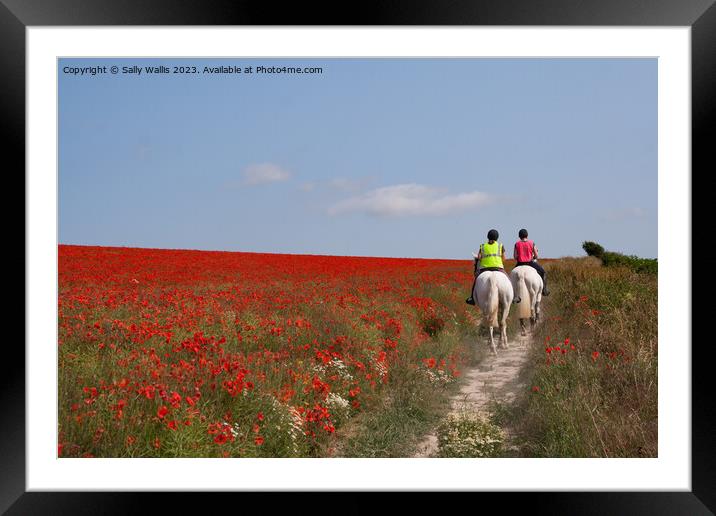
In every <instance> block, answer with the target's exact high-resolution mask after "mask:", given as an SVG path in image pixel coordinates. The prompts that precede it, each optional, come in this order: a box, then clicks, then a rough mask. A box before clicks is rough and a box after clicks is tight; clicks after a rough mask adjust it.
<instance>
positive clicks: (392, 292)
mask: <svg viewBox="0 0 716 516" xmlns="http://www.w3.org/2000/svg"><path fill="white" fill-rule="evenodd" d="M58 260H59V262H58V265H59V267H58V274H59V284H58V292H59V294H58V343H57V344H58V383H59V385H58V456H60V457H320V456H337V455H340V454H343V455H346V454H347V455H348V456H356V455H369V456H370V455H375V454H379V455H387V456H390V455H392V454H394V453H396V452H395V451H391V450H394V448H390V446H392V445H391V443H387V444H381V445H380V446H379V447H378V448H377V449H376V448H375V446H374V447H373V448H371V451H365V447H364V448H360V446H359V447H356V446H355V445H350V446H348V447H346V446H345V443H347V442H348V443H350V442H352V441H351V440H350V439H351V436H352V438H354V439H358V441H360V439H363V442H371V441H372V440H373V436H371V435H370V434H371V432H373V430H371V428H372V426H375V423H376V421H375V420H374V419H371V418H372V416H373V415H375V414H378V413H380V414H383V415H386V414H387V416H386V417H388V418H389V417H390V414H393V413H392V412H390V410H388V411H387V412H386V407H387V406H393V407H394V412H395V411H402V412H401V414H402V415H403V416H405V417H404V418H403V419H402V420H401V421H402V423H401V425H402V427H401V428H403V429H405V428H412V427H414V428H415V432H416V434H417V433H418V431H419V430H420V429H421V427H420V425H421V424H423V425H427V424H429V423H430V417H432V416H431V414H432V412H430V408H429V407H427V406H426V405H425V403H427V402H429V401H430V398H431V396H432V397H433V401H434V397H435V396H437V397H440V396H442V394H441V393H442V392H443V391H445V390H446V389H448V388H449V386H450V385H451V384H453V383H455V379H456V378H457V377H458V376H459V374H460V372H459V371H460V369H461V367H462V366H463V365H464V364H465V363H466V361H468V360H470V352H469V350H467V347H466V346H465V345H464V338H463V337H464V336H465V334H466V333H470V332H474V331H475V329H476V323H477V316H478V311H477V310H476V309H475V308H474V307H471V306H469V305H467V304H465V302H464V299H465V297H466V293H467V291H468V290H469V285H470V284H471V281H472V262H471V261H470V260H426V259H396V258H361V257H332V256H309V255H278V254H258V253H235V252H209V251H184V250H159V249H134V248H111V247H86V246H69V245H60V246H59V249H58ZM421 392H422V393H424V394H425V395H424V396H423V395H420V393H421ZM401 393H402V394H401ZM407 398H411V399H407ZM412 398H414V399H412ZM433 408H434V407H433ZM433 412H434V411H433ZM383 430H384V429H383ZM382 433H385V431H383V432H382ZM356 436H358V437H356ZM361 436H362V437H361ZM416 437H417V435H416ZM404 439H405V435H404V434H403V435H400V432H397V435H396V436H395V438H394V441H399V440H404Z"/></svg>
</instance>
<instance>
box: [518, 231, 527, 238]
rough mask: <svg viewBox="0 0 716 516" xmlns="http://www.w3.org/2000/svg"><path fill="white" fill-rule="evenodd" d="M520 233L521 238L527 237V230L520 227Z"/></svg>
mask: <svg viewBox="0 0 716 516" xmlns="http://www.w3.org/2000/svg"><path fill="white" fill-rule="evenodd" d="M519 235H520V238H527V230H526V229H520V232H519Z"/></svg>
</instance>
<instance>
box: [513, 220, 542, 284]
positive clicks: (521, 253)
mask: <svg viewBox="0 0 716 516" xmlns="http://www.w3.org/2000/svg"><path fill="white" fill-rule="evenodd" d="M518 236H519V237H520V239H519V240H518V241H517V242H515V251H514V258H515V261H516V262H517V264H516V265H515V267H519V266H521V265H529V266H530V267H533V268H534V269H535V270H536V271H537V272H538V273H539V275H540V277H541V278H542V285H543V287H542V295H543V296H548V295H549V290H547V280H546V278H545V276H546V275H547V273H546V272H545V271H544V269H543V268H542V266H541V265H540V264H539V263H537V256H538V254H537V253H538V251H537V246H535V243H534V242H533V241H532V240H527V230H526V229H520V231H519V233H518Z"/></svg>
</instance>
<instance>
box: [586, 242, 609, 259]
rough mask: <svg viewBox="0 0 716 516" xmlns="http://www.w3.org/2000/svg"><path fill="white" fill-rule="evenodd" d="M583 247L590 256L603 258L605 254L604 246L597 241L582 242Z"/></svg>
mask: <svg viewBox="0 0 716 516" xmlns="http://www.w3.org/2000/svg"><path fill="white" fill-rule="evenodd" d="M582 249H584V252H585V253H587V255H588V256H596V257H597V258H601V257H602V256H603V255H604V248H603V247H602V246H601V245H599V244H598V243H596V242H590V241H585V242H583V243H582Z"/></svg>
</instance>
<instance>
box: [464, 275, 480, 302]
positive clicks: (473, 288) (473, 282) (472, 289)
mask: <svg viewBox="0 0 716 516" xmlns="http://www.w3.org/2000/svg"><path fill="white" fill-rule="evenodd" d="M475 283H477V275H475V279H474V280H473V281H472V288H471V289H470V297H468V298H467V299H466V300H465V302H466V303H467V304H468V305H475V304H476V302H477V300H476V299H474V298H473V297H472V293H473V292H475Z"/></svg>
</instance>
